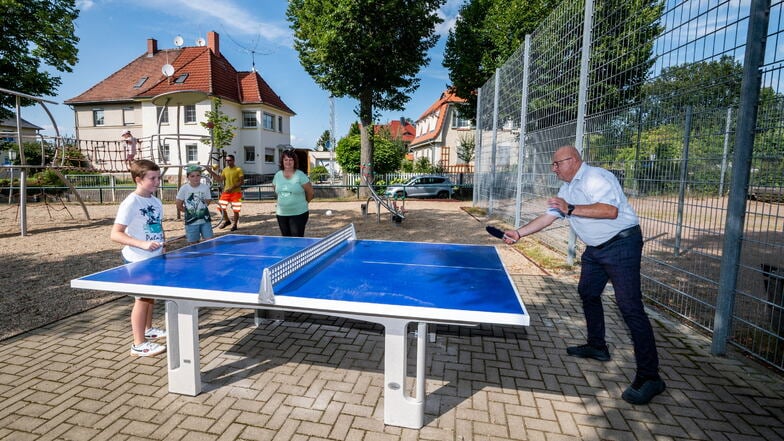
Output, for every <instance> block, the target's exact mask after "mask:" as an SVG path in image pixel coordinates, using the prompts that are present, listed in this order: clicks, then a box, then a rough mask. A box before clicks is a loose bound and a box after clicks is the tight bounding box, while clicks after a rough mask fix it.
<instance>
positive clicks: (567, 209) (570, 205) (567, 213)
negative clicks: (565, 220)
mask: <svg viewBox="0 0 784 441" xmlns="http://www.w3.org/2000/svg"><path fill="white" fill-rule="evenodd" d="M572 211H574V205H572V204H569V205H567V206H566V215H567V216H571V215H572Z"/></svg>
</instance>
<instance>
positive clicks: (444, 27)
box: [436, 0, 464, 36]
mask: <svg viewBox="0 0 784 441" xmlns="http://www.w3.org/2000/svg"><path fill="white" fill-rule="evenodd" d="M463 3H464V0H447V2H446V3H445V4H444V5H443V6H441V8H440V9H439V10H438V16H439V17H441V19H442V20H444V21H443V22H442V23H441V24H439V25H438V26H436V34H438V35H443V36H446V35H447V34H449V31H450V30H452V29H454V27H455V22H456V21H457V16H458V15H459V13H460V7H461V6H462V5H463Z"/></svg>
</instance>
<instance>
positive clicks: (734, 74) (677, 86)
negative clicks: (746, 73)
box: [644, 55, 743, 119]
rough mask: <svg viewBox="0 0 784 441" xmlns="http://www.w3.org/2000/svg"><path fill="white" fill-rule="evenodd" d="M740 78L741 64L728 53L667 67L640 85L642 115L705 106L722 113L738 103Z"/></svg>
mask: <svg viewBox="0 0 784 441" xmlns="http://www.w3.org/2000/svg"><path fill="white" fill-rule="evenodd" d="M742 78H743V65H742V64H741V63H740V62H739V61H736V60H735V59H734V58H732V57H730V56H729V55H725V56H723V57H721V58H720V59H718V60H715V61H698V62H695V63H685V64H681V65H677V66H671V67H668V68H666V69H664V70H662V72H661V74H660V75H659V76H658V77H656V79H654V80H653V81H651V82H649V83H648V84H646V86H645V88H644V93H645V98H646V102H645V107H646V108H647V109H649V110H647V111H646V115H645V116H646V117H649V118H651V117H652V118H657V119H658V118H659V117H660V116H667V115H669V116H672V115H682V114H683V110H684V109H685V108H686V107H691V108H692V110H693V111H694V112H695V113H698V114H699V113H702V112H703V111H705V110H706V109H715V110H718V111H720V112H722V113H726V112H727V108H728V107H733V108H737V107H738V104H739V103H740V84H741V80H742ZM651 109H655V113H654V111H653V110H651Z"/></svg>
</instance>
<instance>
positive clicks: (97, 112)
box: [93, 109, 104, 126]
mask: <svg viewBox="0 0 784 441" xmlns="http://www.w3.org/2000/svg"><path fill="white" fill-rule="evenodd" d="M103 124H104V119H103V109H93V125H94V126H102V125H103Z"/></svg>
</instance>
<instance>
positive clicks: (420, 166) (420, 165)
mask: <svg viewBox="0 0 784 441" xmlns="http://www.w3.org/2000/svg"><path fill="white" fill-rule="evenodd" d="M414 172H415V173H433V164H431V163H430V159H428V158H427V157H426V156H422V157H420V158H419V159H417V160H416V161H414Z"/></svg>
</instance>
